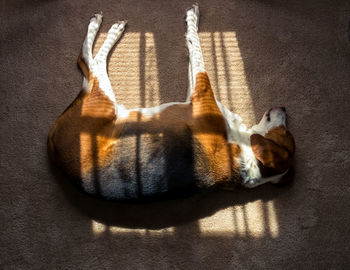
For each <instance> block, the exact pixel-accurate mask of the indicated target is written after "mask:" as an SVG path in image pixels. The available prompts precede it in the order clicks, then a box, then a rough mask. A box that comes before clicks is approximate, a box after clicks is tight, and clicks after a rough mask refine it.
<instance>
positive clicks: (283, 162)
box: [250, 132, 293, 173]
mask: <svg viewBox="0 0 350 270" xmlns="http://www.w3.org/2000/svg"><path fill="white" fill-rule="evenodd" d="M269 133H270V132H269ZM278 133H279V132H278ZM266 137H268V136H265V137H264V136H262V135H260V134H253V135H251V136H250V142H251V146H252V150H253V152H254V154H255V156H256V158H257V159H258V160H259V161H260V162H261V163H262V164H263V165H264V166H265V167H268V168H272V169H274V170H276V171H277V172H280V173H282V172H284V171H286V170H287V169H288V168H289V167H290V166H291V163H292V155H293V153H291V152H290V151H289V149H288V148H286V147H285V146H284V145H280V144H278V143H277V142H278V141H277V142H276V140H273V139H271V138H266Z"/></svg>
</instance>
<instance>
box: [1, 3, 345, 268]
mask: <svg viewBox="0 0 350 270" xmlns="http://www.w3.org/2000/svg"><path fill="white" fill-rule="evenodd" d="M191 4H192V2H190V1H133V0H131V1H130V0H129V1H112V0H103V1H95V2H93V1H82V0H78V1H66V0H63V1H56V0H41V1H40V0H29V1H23V0H15V1H2V2H1V4H0V38H1V45H0V60H1V65H0V70H1V72H0V81H1V88H0V105H1V107H0V121H1V127H2V128H1V132H0V142H1V148H0V179H1V180H0V188H1V193H2V195H1V196H0V220H1V225H2V230H1V233H0V258H1V259H0V268H1V269H346V268H347V267H348V265H350V256H349V254H350V247H349V245H348V243H349V241H350V231H349V226H348V224H350V211H349V210H350V182H349V181H348V179H349V173H350V161H349V160H350V159H349V156H350V137H349V133H350V130H349V127H348V123H347V122H348V120H349V118H350V107H349V105H348V101H349V100H350V92H349V89H350V77H349V71H350V54H349V52H350V42H349V35H350V34H349V33H350V32H349V20H350V3H349V2H348V1H345V0H344V1H342V0H340V1H330V0H329V1H316V0H307V1H296V0H295V1H294V0H292V1H282V0H275V1H240V0H235V1H200V2H199V5H200V12H201V18H200V26H199V36H200V41H201V45H202V51H203V56H204V60H205V67H206V70H207V72H208V74H209V77H210V80H211V85H212V87H213V89H214V91H215V95H216V97H217V99H218V100H220V101H221V102H222V103H223V104H224V105H226V106H227V107H228V108H229V109H231V110H233V111H234V112H237V113H238V114H239V115H240V116H241V117H242V118H243V120H244V123H245V124H246V125H247V127H251V126H252V125H254V124H255V123H256V122H257V121H259V120H260V118H261V116H262V115H263V113H264V112H265V111H266V110H267V109H269V108H271V107H274V106H285V107H286V108H287V113H288V116H289V118H288V127H289V129H290V131H291V132H292V133H293V135H294V137H295V141H296V149H297V152H296V156H295V166H294V182H293V183H292V184H288V185H286V186H284V187H276V186H273V185H270V184H267V185H265V186H262V187H259V188H257V189H253V190H243V189H241V190H235V191H231V192H230V191H215V192H207V193H203V194H198V195H195V196H192V197H188V198H183V199H172V200H168V201H156V202H147V203H144V204H135V203H131V204H130V203H120V202H105V201H101V200H96V199H94V198H91V197H88V196H85V195H84V194H82V193H80V192H79V191H78V190H77V189H75V188H74V187H73V186H72V185H71V184H70V183H69V181H68V179H67V177H66V176H65V175H63V174H62V173H61V172H60V171H59V170H57V169H56V168H54V167H53V166H52V165H51V164H50V163H49V161H48V157H47V152H46V140H47V134H48V132H49V130H50V128H51V126H52V125H53V123H54V121H55V120H56V118H57V117H58V116H59V115H60V114H61V113H62V112H63V111H64V110H65V108H66V107H67V106H68V105H69V104H70V103H71V102H72V101H73V100H74V98H75V97H76V96H77V94H78V93H79V91H80V89H81V83H82V76H81V73H80V72H79V70H78V68H77V67H76V59H77V57H78V55H79V52H80V48H81V45H82V42H83V39H84V36H85V34H86V27H87V24H88V20H89V18H90V16H91V15H92V14H93V13H95V12H99V11H101V10H102V11H103V14H104V22H103V25H102V28H101V31H100V33H99V35H98V36H97V40H96V43H95V48H94V52H95V53H96V52H97V51H98V49H99V47H100V46H101V45H102V43H103V41H104V39H105V37H106V35H107V31H108V29H109V27H110V26H111V25H112V24H113V23H115V22H117V21H118V20H120V19H127V20H128V27H127V30H126V32H125V33H124V35H123V37H122V39H121V40H120V42H118V43H117V45H116V47H115V49H113V50H112V54H111V55H110V57H109V65H108V73H109V76H110V80H111V83H112V87H113V89H114V92H115V95H116V99H117V102H118V103H120V104H124V105H125V106H126V107H127V108H136V107H151V106H157V105H160V104H162V103H166V102H173V101H185V100H186V97H187V88H188V52H187V48H186V44H185V39H184V32H185V23H184V20H183V18H184V11H185V9H186V8H187V7H188V6H190V5H191ZM80 136H82V137H84V136H88V138H89V140H91V141H92V142H93V141H96V140H98V137H97V136H98V135H91V134H85V133H82V134H80ZM94 136H95V137H94ZM135 139H136V137H135Z"/></svg>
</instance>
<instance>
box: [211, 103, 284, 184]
mask: <svg viewBox="0 0 350 270" xmlns="http://www.w3.org/2000/svg"><path fill="white" fill-rule="evenodd" d="M217 103H218V107H219V109H220V110H221V113H222V114H223V115H224V118H225V120H226V127H227V139H228V142H229V143H235V144H237V145H239V146H240V149H241V154H240V156H239V164H240V174H241V177H242V185H243V186H246V187H255V186H258V185H261V184H264V183H267V182H273V183H276V182H278V181H279V180H280V179H281V178H282V177H283V176H284V175H285V174H286V173H287V171H286V172H284V173H282V174H279V175H275V176H270V177H263V175H262V172H261V170H260V166H259V161H258V160H257V158H256V157H255V155H254V152H253V150H252V147H251V144H250V136H251V135H252V134H253V133H260V134H261V133H263V134H264V132H263V131H260V130H255V129H253V128H252V129H249V130H248V129H247V127H246V126H245V125H244V124H243V123H242V118H241V117H240V116H239V115H238V114H235V113H233V112H231V111H229V110H228V109H227V108H226V107H225V106H223V105H222V104H221V103H220V102H217Z"/></svg>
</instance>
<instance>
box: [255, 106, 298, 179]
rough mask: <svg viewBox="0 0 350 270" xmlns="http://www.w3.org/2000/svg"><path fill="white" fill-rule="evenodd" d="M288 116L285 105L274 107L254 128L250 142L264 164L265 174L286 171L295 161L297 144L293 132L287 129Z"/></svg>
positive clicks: (262, 169)
mask: <svg viewBox="0 0 350 270" xmlns="http://www.w3.org/2000/svg"><path fill="white" fill-rule="evenodd" d="M286 118H287V115H286V109H285V108H284V107H278V108H273V109H270V110H268V111H267V112H266V113H265V114H264V116H263V118H262V119H261V121H260V122H259V124H257V125H255V126H254V127H253V128H252V131H253V134H252V135H251V137H250V143H251V147H252V150H253V152H254V154H255V156H256V158H257V159H258V160H259V161H260V163H261V164H262V166H260V167H261V168H260V170H261V171H262V174H263V176H272V175H277V174H280V173H284V172H285V171H287V170H288V169H289V168H290V167H291V165H292V163H293V156H294V151H295V144H294V139H293V136H292V134H291V133H290V132H289V131H288V130H287V127H286ZM264 172H265V173H264ZM264 174H265V175H264Z"/></svg>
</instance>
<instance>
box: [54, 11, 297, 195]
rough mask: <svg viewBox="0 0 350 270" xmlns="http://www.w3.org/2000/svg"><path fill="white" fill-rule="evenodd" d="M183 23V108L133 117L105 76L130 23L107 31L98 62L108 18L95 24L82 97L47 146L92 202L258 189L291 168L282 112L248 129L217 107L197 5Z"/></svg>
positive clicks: (84, 59) (83, 61) (83, 59)
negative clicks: (102, 28)
mask: <svg viewBox="0 0 350 270" xmlns="http://www.w3.org/2000/svg"><path fill="white" fill-rule="evenodd" d="M185 19H186V23H187V33H186V42H187V46H188V50H189V58H190V61H189V92H188V98H187V101H186V102H173V103H167V104H162V105H160V106H157V107H153V108H137V109H131V110H128V109H126V108H125V107H124V106H123V105H121V104H118V103H117V102H116V99H115V96H114V92H113V90H112V87H111V83H110V81H109V78H108V74H107V68H106V67H107V55H108V53H109V52H110V50H111V48H112V47H113V46H114V44H115V42H116V41H117V40H118V39H120V37H121V35H122V33H123V31H124V29H125V26H126V21H119V22H118V23H117V24H114V25H113V26H112V27H111V29H110V30H109V32H108V35H107V38H106V40H105V42H104V43H103V45H102V47H101V49H100V50H99V52H98V53H97V55H96V56H95V57H94V58H93V56H92V48H93V43H94V39H95V37H96V34H97V32H98V29H99V27H100V24H101V22H102V15H101V14H96V15H94V16H93V17H92V18H91V19H90V23H89V26H88V32H87V35H86V38H85V40H84V43H83V47H82V51H81V54H80V56H79V58H78V65H79V67H80V69H81V70H82V73H83V86H82V90H81V92H80V93H79V95H78V97H77V98H76V99H75V100H74V101H73V103H72V104H71V105H70V106H69V107H68V108H67V109H66V110H65V112H64V113H63V114H62V115H61V116H60V117H59V118H58V119H57V121H56V123H55V124H54V126H53V128H52V129H51V131H50V133H49V137H48V151H49V155H50V157H51V159H52V160H53V161H54V162H55V163H56V164H57V165H59V166H60V167H61V168H63V170H64V171H66V172H67V173H68V174H69V175H70V176H72V177H73V178H74V179H76V180H75V183H77V184H78V185H79V186H80V187H81V188H82V189H83V190H84V191H86V192H87V193H89V194H92V195H96V196H100V197H103V198H106V199H116V200H140V199H145V198H153V197H155V196H167V195H170V194H173V195H175V196H176V195H179V196H181V195H183V194H188V193H189V192H193V191H196V190H201V189H208V188H210V187H227V186H230V185H232V186H243V187H247V188H253V187H256V186H259V185H261V184H264V183H267V182H272V183H278V182H279V181H280V180H281V179H282V178H283V176H284V175H285V174H286V173H287V172H288V170H289V168H290V167H291V165H292V161H293V155H294V150H295V146H294V140H293V137H292V135H291V133H290V132H289V131H288V130H287V128H286V110H285V108H283V107H276V108H272V109H270V110H268V111H267V112H266V113H265V114H264V116H263V117H262V119H261V121H260V122H259V123H258V124H257V125H255V126H253V127H252V128H251V129H249V130H248V129H246V127H245V126H244V125H243V124H242V119H241V118H240V117H239V116H238V115H237V114H235V113H233V112H231V111H229V110H228V109H227V108H226V107H225V106H223V105H222V104H221V103H220V102H219V101H217V100H216V99H215V96H214V93H213V90H212V88H211V85H210V81H209V78H208V75H207V73H206V71H205V67H204V60H203V56H202V52H201V47H200V42H199V37H198V22H199V9H198V5H193V6H192V7H190V8H189V9H188V10H187V12H186V18H185Z"/></svg>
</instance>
